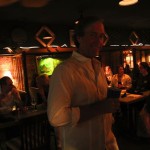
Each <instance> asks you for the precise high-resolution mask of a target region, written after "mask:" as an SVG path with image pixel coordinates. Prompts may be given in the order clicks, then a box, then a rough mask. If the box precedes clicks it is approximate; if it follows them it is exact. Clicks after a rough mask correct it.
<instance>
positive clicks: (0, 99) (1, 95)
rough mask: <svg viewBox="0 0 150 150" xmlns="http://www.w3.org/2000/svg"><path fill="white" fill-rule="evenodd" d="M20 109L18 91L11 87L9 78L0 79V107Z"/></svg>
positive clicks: (11, 82) (20, 102)
mask: <svg viewBox="0 0 150 150" xmlns="http://www.w3.org/2000/svg"><path fill="white" fill-rule="evenodd" d="M13 106H17V107H22V101H21V98H20V94H19V91H18V90H17V88H16V87H15V86H14V85H13V81H12V79H11V78H10V77H8V76H4V77H2V78H1V79H0V107H13Z"/></svg>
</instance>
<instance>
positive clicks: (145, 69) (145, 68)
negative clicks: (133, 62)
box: [139, 62, 150, 76]
mask: <svg viewBox="0 0 150 150" xmlns="http://www.w3.org/2000/svg"><path fill="white" fill-rule="evenodd" d="M139 70H140V73H141V74H142V75H143V76H146V75H148V74H150V67H149V65H148V63H146V62H141V63H140V64H139Z"/></svg>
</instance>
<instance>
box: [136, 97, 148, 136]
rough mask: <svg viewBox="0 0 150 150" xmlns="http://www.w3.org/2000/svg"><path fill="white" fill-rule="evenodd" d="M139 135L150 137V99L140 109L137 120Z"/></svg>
mask: <svg viewBox="0 0 150 150" xmlns="http://www.w3.org/2000/svg"><path fill="white" fill-rule="evenodd" d="M137 123H138V124H137V135H138V136H139V137H144V138H150V99H149V98H147V101H146V103H145V105H144V107H143V108H142V110H141V111H140V114H139V118H138V122H137Z"/></svg>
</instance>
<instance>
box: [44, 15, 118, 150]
mask: <svg viewBox="0 0 150 150" xmlns="http://www.w3.org/2000/svg"><path fill="white" fill-rule="evenodd" d="M75 34H76V45H77V48H78V49H77V51H74V52H73V54H72V56H71V57H70V58H69V59H68V60H66V61H65V62H63V63H61V64H60V65H59V66H58V67H57V68H56V69H55V71H54V73H53V75H52V77H51V86H50V89H49V95H48V108H47V113H48V118H49V122H50V124H51V125H52V126H54V127H55V129H56V131H57V133H58V134H57V136H58V142H59V145H58V148H60V149H62V150H105V149H107V150H118V145H117V142H116V139H115V136H114V134H113V132H112V130H111V127H112V122H113V119H112V115H111V113H112V112H115V111H117V110H118V108H119V102H118V101H117V99H106V97H107V81H106V77H105V74H104V72H103V69H102V68H101V63H100V62H99V61H98V60H97V59H95V56H98V55H99V50H100V49H101V47H102V45H103V41H104V34H105V30H104V25H103V23H102V21H101V20H99V19H98V18H96V17H89V18H88V17H87V18H84V19H83V20H81V21H80V22H79V24H78V25H77V28H76V32H75Z"/></svg>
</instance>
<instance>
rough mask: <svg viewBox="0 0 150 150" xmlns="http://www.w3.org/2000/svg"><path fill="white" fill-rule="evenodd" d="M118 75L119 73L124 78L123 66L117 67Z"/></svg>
mask: <svg viewBox="0 0 150 150" xmlns="http://www.w3.org/2000/svg"><path fill="white" fill-rule="evenodd" d="M117 73H118V75H119V76H123V74H124V67H123V66H122V65H119V66H117Z"/></svg>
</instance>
